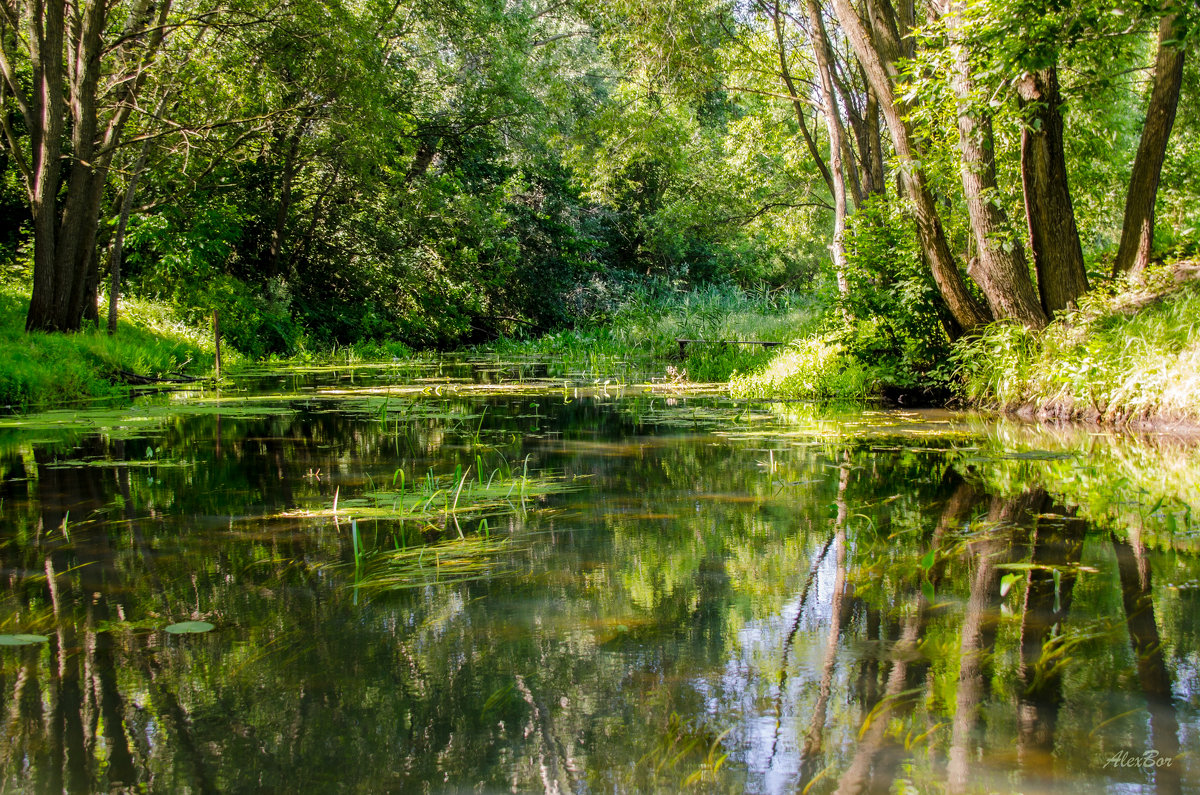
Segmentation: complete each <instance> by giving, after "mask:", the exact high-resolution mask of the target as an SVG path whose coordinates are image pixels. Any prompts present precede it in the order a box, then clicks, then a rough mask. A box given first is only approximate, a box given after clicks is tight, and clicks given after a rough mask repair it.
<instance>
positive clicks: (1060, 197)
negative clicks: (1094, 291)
mask: <svg viewBox="0 0 1200 795" xmlns="http://www.w3.org/2000/svg"><path fill="white" fill-rule="evenodd" d="M1017 92H1018V95H1019V97H1020V102H1021V107H1022V108H1023V109H1025V110H1026V111H1027V113H1028V119H1027V121H1026V124H1025V129H1024V131H1023V132H1022V133H1021V183H1022V187H1023V188H1024V193H1025V216H1026V219H1027V220H1028V222H1029V241H1030V249H1031V251H1032V253H1033V262H1034V266H1035V268H1036V269H1037V277H1038V291H1039V292H1040V293H1041V303H1042V311H1043V312H1045V313H1046V317H1048V318H1049V317H1053V316H1054V314H1055V313H1056V312H1059V311H1061V310H1063V309H1065V308H1067V307H1068V306H1070V305H1071V304H1072V303H1074V302H1075V300H1076V299H1078V298H1079V296H1081V295H1083V294H1084V293H1085V292H1087V289H1088V281H1087V271H1086V270H1085V269H1084V267H1083V247H1082V246H1080V244H1079V230H1078V228H1077V227H1076V225H1075V208H1074V207H1073V206H1072V204H1071V188H1070V185H1069V184H1068V182H1067V161H1066V156H1065V154H1064V151H1063V120H1062V113H1061V112H1060V111H1059V107H1060V106H1061V105H1062V97H1061V96H1060V95H1059V91H1058V67H1056V66H1050V67H1048V68H1046V69H1043V70H1041V71H1038V72H1032V73H1029V74H1027V75H1026V76H1025V77H1024V78H1023V79H1022V80H1021V81H1020V82H1019V83H1018V85H1017Z"/></svg>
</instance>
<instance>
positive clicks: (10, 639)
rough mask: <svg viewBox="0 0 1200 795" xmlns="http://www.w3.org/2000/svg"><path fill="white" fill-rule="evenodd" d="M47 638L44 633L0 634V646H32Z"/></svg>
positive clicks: (43, 641)
mask: <svg viewBox="0 0 1200 795" xmlns="http://www.w3.org/2000/svg"><path fill="white" fill-rule="evenodd" d="M48 640H50V638H48V637H46V636H45V635H0V646H32V645H33V644H34V643H45V642H46V641H48Z"/></svg>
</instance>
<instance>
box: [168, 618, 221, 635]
mask: <svg viewBox="0 0 1200 795" xmlns="http://www.w3.org/2000/svg"><path fill="white" fill-rule="evenodd" d="M215 628H216V627H214V626H213V625H212V624H210V623H209V622H207V621H180V622H178V623H176V624H169V625H168V626H166V627H163V629H164V630H166V631H167V632H170V633H171V634H172V635H199V634H202V633H205V632H212V631H213V630H214V629H215Z"/></svg>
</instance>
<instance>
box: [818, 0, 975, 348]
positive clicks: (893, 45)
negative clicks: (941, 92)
mask: <svg viewBox="0 0 1200 795" xmlns="http://www.w3.org/2000/svg"><path fill="white" fill-rule="evenodd" d="M869 5H870V8H871V9H872V14H871V24H872V27H871V29H870V30H868V28H867V25H866V23H865V22H864V21H863V19H862V18H861V17H860V16H859V14H858V12H857V11H856V10H855V9H854V7H853V6H852V5H851V4H850V0H834V3H833V6H834V9H835V10H836V11H837V17H838V21H839V22H841V25H842V30H843V31H845V33H846V36H847V37H848V38H849V39H850V44H851V46H852V47H853V48H854V53H855V55H856V56H857V57H858V60H859V62H860V63H861V64H862V66H863V70H864V71H865V72H866V75H867V79H868V80H869V81H870V84H871V88H872V89H873V90H874V92H875V94H876V96H878V97H879V103H880V108H881V110H882V111H883V116H884V119H885V120H886V122H887V125H888V130H889V131H890V132H891V134H892V144H893V146H894V147H895V150H896V156H897V158H898V159H899V160H900V164H901V168H902V169H903V172H902V179H903V183H904V188H905V192H906V193H907V194H908V198H909V200H910V201H911V202H912V204H913V214H914V216H915V219H916V223H917V230H918V232H919V234H920V237H921V245H922V247H923V248H924V250H925V256H926V257H927V258H928V259H929V265H930V269H931V270H932V273H933V279H934V281H935V282H936V283H937V286H938V291H939V292H940V293H941V295H942V298H943V299H945V301H946V305H947V307H948V308H949V310H950V313H951V315H952V316H953V318H954V321H955V325H956V326H957V328H953V329H949V331H951V332H952V333H951V336H955V334H957V333H969V332H970V331H972V330H974V329H976V328H978V327H980V326H982V325H984V324H986V323H988V322H990V321H991V320H992V316H991V313H990V312H989V310H988V309H987V307H985V306H983V305H982V304H981V303H980V302H979V300H978V299H977V298H975V296H974V295H973V294H972V293H971V292H970V290H969V289H968V288H967V284H966V281H965V280H964V279H963V277H962V275H961V274H960V273H959V270H958V265H957V263H956V262H955V259H954V255H953V253H952V252H951V250H950V245H949V243H948V242H947V239H946V231H945V228H944V227H943V226H942V221H941V218H940V217H939V216H938V211H937V205H936V202H935V200H934V196H933V193H932V192H931V191H930V189H929V185H928V182H927V180H926V176H925V173H924V171H923V170H922V167H921V164H920V152H919V151H918V149H917V147H916V145H915V143H914V141H913V136H912V132H911V130H910V128H909V125H908V122H907V121H906V120H905V116H906V113H907V108H906V107H905V105H906V104H907V103H905V102H904V101H903V100H901V99H899V98H897V97H896V95H895V86H894V85H893V81H894V80H895V78H896V76H897V74H898V61H899V60H900V59H901V58H902V57H904V56H906V55H910V54H911V53H910V52H909V51H908V50H906V48H909V47H911V46H912V45H911V44H910V43H909V42H911V37H908V33H909V32H910V28H911V26H912V23H913V20H912V19H911V6H910V5H905V4H902V8H901V11H902V13H900V14H898V13H897V12H896V10H895V9H894V8H893V7H892V5H891V3H890V0H877V2H874V3H871V4H869Z"/></svg>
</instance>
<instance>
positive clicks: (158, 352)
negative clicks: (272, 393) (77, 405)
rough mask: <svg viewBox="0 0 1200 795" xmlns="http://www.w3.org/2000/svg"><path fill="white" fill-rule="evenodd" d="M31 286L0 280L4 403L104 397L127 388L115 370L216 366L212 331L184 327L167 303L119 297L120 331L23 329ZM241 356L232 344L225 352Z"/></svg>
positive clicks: (154, 372) (164, 372)
mask: <svg viewBox="0 0 1200 795" xmlns="http://www.w3.org/2000/svg"><path fill="white" fill-rule="evenodd" d="M28 305H29V299H28V295H27V291H26V290H25V289H24V288H23V287H19V286H15V285H11V284H10V285H3V286H0V408H3V407H7V408H8V409H10V410H22V411H24V410H28V409H31V408H36V407H40V406H48V405H54V404H63V403H71V402H75V401H79V400H84V399H89V398H98V397H106V396H110V395H114V394H119V393H121V392H123V391H124V390H125V388H126V387H125V386H124V385H123V384H122V379H121V378H120V376H119V372H118V371H125V372H129V373H136V374H138V375H141V376H149V377H163V376H170V375H178V374H180V373H184V372H186V373H190V374H197V373H207V372H209V370H211V368H212V366H213V358H214V357H213V352H212V348H213V342H212V339H211V338H210V337H209V336H208V332H206V331H201V330H198V329H193V328H189V327H187V326H184V325H182V324H180V323H178V322H177V321H175V320H173V318H172V317H171V314H170V311H169V309H168V308H167V307H166V306H165V305H161V304H154V303H150V302H147V301H136V300H135V301H126V302H123V304H122V312H123V318H124V319H123V321H122V322H121V323H120V325H119V327H118V330H117V334H116V335H114V336H111V337H110V336H109V335H108V334H107V333H105V332H104V331H103V330H97V329H89V330H85V331H81V332H78V333H75V334H44V333H40V332H36V333H26V332H25V312H26V310H27V308H28ZM223 353H226V356H227V358H233V357H236V353H235V352H234V351H233V350H232V349H226V350H225V351H223Z"/></svg>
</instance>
